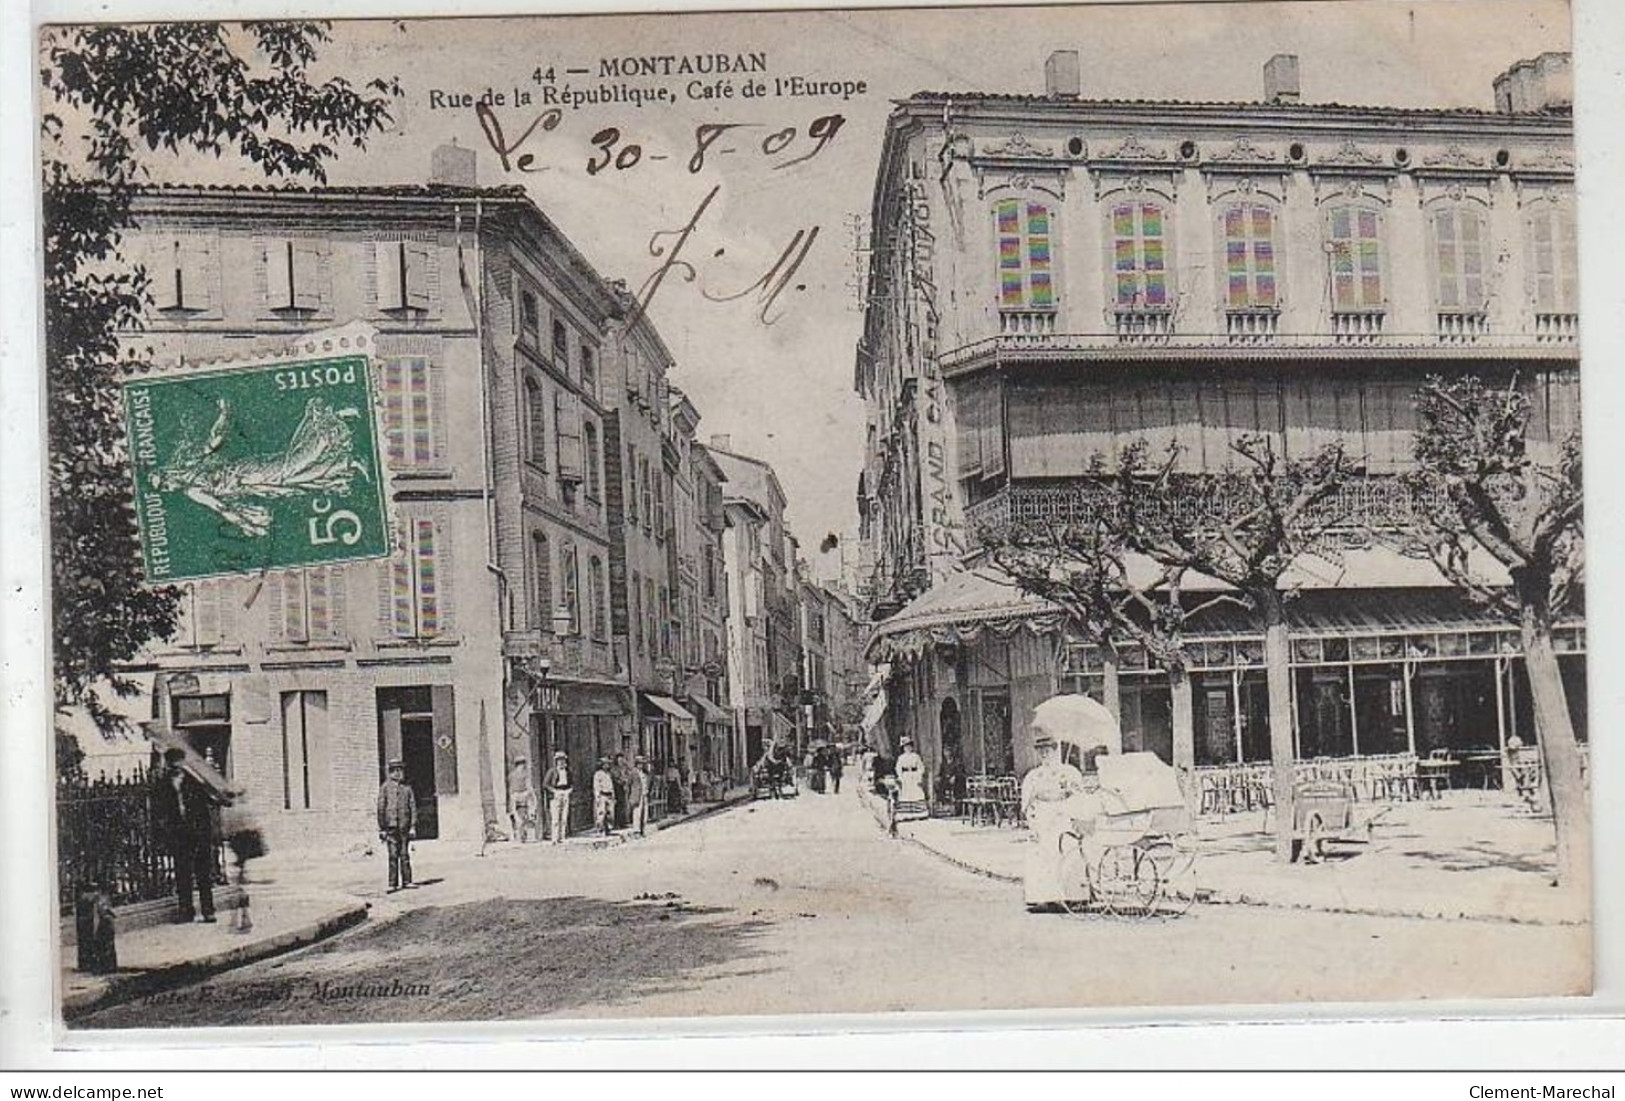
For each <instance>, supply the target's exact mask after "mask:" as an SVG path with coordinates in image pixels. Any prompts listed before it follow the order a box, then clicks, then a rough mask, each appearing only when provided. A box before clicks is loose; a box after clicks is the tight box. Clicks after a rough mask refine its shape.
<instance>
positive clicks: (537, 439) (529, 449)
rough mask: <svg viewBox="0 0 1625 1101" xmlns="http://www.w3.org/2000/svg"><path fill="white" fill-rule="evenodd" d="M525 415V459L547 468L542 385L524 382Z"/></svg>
mask: <svg viewBox="0 0 1625 1101" xmlns="http://www.w3.org/2000/svg"><path fill="white" fill-rule="evenodd" d="M525 414H526V419H527V421H528V426H529V432H528V433H527V435H526V437H525V445H526V450H525V457H526V458H527V459H529V460H530V461H531V462H532V463H533V464H534V465H536V466H539V467H543V468H544V469H545V468H546V466H547V395H546V392H545V391H544V390H543V389H542V384H541V383H539V382H537V381H536V380H535V379H533V378H527V379H526V380H525Z"/></svg>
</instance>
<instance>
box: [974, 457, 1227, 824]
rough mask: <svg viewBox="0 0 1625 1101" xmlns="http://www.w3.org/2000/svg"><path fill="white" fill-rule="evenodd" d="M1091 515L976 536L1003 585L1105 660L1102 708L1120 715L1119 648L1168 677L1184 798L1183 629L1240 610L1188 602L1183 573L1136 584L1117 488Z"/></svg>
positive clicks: (1099, 496)
mask: <svg viewBox="0 0 1625 1101" xmlns="http://www.w3.org/2000/svg"><path fill="white" fill-rule="evenodd" d="M1094 488H1095V491H1096V492H1095V498H1096V499H1095V501H1094V502H1093V505H1092V507H1091V509H1090V512H1091V514H1090V515H1089V516H1087V517H1084V518H1080V519H1078V520H1077V521H1075V522H1067V521H1064V520H1059V519H1052V520H1041V521H1034V522H1031V523H1022V524H1014V525H1011V526H1010V527H1008V528H1005V529H1002V530H998V531H992V530H990V531H985V532H983V533H982V539H983V546H984V548H985V549H986V551H987V557H988V561H989V563H990V564H991V565H992V566H993V567H994V568H995V569H997V570H998V571H999V572H1000V573H1003V574H1004V575H1005V576H1006V577H1008V578H1010V580H1011V583H1012V584H1014V585H1015V586H1016V587H1018V588H1019V589H1021V590H1022V591H1023V592H1026V593H1029V594H1031V595H1033V596H1036V597H1038V598H1040V599H1042V600H1045V601H1048V602H1049V603H1051V604H1053V605H1055V606H1056V607H1058V608H1060V609H1061V610H1062V611H1063V612H1064V613H1065V614H1066V617H1067V621H1068V623H1069V625H1070V626H1071V627H1072V629H1073V630H1074V632H1076V633H1077V635H1078V636H1079V637H1081V638H1082V639H1083V640H1084V641H1086V642H1089V643H1092V644H1093V645H1095V646H1098V647H1099V648H1100V650H1101V653H1102V654H1103V655H1104V666H1105V668H1104V670H1103V672H1104V676H1103V678H1102V680H1103V687H1104V696H1105V700H1104V703H1105V705H1106V707H1107V709H1108V710H1110V711H1111V713H1112V714H1113V715H1114V716H1119V717H1120V716H1121V705H1120V689H1119V683H1118V670H1119V668H1120V666H1121V662H1120V660H1119V649H1120V647H1122V646H1123V645H1124V644H1125V643H1127V644H1132V645H1137V646H1139V647H1140V648H1142V649H1143V650H1144V651H1145V653H1146V655H1147V656H1148V657H1149V658H1150V660H1151V661H1152V662H1153V663H1154V664H1155V665H1156V666H1158V667H1159V668H1161V669H1162V670H1164V671H1165V672H1166V673H1167V675H1168V682H1169V696H1170V700H1171V703H1172V705H1173V715H1172V725H1173V762H1172V763H1173V766H1174V768H1175V770H1176V771H1177V772H1178V773H1179V775H1180V779H1181V782H1182V783H1185V784H1186V794H1187V796H1190V795H1191V794H1192V788H1191V787H1190V784H1189V780H1190V775H1191V771H1192V769H1193V768H1194V767H1195V764H1196V760H1195V757H1196V753H1195V720H1194V708H1193V706H1192V693H1191V679H1190V665H1191V661H1190V655H1189V652H1188V651H1187V649H1186V644H1185V634H1186V628H1187V626H1188V625H1189V624H1190V623H1191V622H1192V621H1193V620H1194V619H1195V618H1196V617H1198V616H1200V615H1201V614H1202V613H1203V612H1204V611H1206V610H1207V609H1208V608H1211V607H1214V606H1216V605H1219V604H1227V603H1228V604H1239V603H1241V601H1240V599H1239V598H1238V597H1236V596H1235V595H1234V594H1233V593H1229V592H1217V593H1215V592H1205V593H1203V594H1202V595H1201V596H1200V598H1198V599H1196V600H1194V601H1192V600H1191V599H1189V598H1188V597H1187V595H1186V593H1185V590H1184V581H1185V576H1186V573H1187V570H1186V569H1185V568H1184V567H1181V566H1169V565H1161V566H1159V567H1158V568H1157V570H1156V572H1155V575H1154V577H1152V578H1151V579H1149V580H1147V579H1145V578H1144V577H1143V576H1142V577H1140V578H1136V577H1135V576H1134V571H1131V569H1130V567H1129V562H1128V557H1127V556H1128V554H1129V551H1128V542H1127V540H1126V538H1125V535H1124V533H1123V531H1122V530H1121V527H1120V525H1121V523H1122V519H1123V516H1124V512H1123V510H1122V508H1121V507H1120V506H1119V505H1118V504H1117V503H1116V500H1115V496H1116V491H1117V489H1118V486H1117V485H1116V483H1115V482H1111V481H1104V482H1097V483H1096V484H1095V487H1094Z"/></svg>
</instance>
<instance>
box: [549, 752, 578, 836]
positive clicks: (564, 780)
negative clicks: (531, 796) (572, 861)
mask: <svg viewBox="0 0 1625 1101" xmlns="http://www.w3.org/2000/svg"><path fill="white" fill-rule="evenodd" d="M570 781H571V776H570V758H569V756H568V755H567V754H566V753H565V752H564V751H563V750H559V751H558V752H556V753H554V754H553V767H552V768H550V769H548V770H547V775H546V776H543V777H542V790H543V791H545V792H546V793H547V823H548V839H549V840H550V841H552V842H553V844H555V845H562V844H564V838H565V836H566V835H567V834H568V833H569V831H570V788H571V786H572V785H571V782H570Z"/></svg>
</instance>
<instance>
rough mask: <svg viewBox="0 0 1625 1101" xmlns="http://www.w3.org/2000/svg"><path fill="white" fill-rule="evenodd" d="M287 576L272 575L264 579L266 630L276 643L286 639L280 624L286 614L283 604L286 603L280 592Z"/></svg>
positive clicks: (284, 631) (283, 628) (281, 574)
mask: <svg viewBox="0 0 1625 1101" xmlns="http://www.w3.org/2000/svg"><path fill="white" fill-rule="evenodd" d="M287 576H288V575H287V574H285V573H273V574H270V575H269V576H267V578H266V579H265V597H266V600H265V606H266V628H267V630H268V632H269V634H270V636H271V638H272V639H275V640H277V641H281V640H282V639H283V638H285V637H286V628H285V627H284V626H283V623H282V617H283V615H284V614H286V613H285V612H284V611H283V604H284V603H285V602H286V601H285V597H284V594H283V591H282V590H283V586H284V585H285V584H286V581H285V580H284V579H285V578H286V577H287Z"/></svg>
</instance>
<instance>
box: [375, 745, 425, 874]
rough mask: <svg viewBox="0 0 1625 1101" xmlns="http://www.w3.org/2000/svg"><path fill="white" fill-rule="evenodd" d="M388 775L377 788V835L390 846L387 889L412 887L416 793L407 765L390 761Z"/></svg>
mask: <svg viewBox="0 0 1625 1101" xmlns="http://www.w3.org/2000/svg"><path fill="white" fill-rule="evenodd" d="M388 771H389V776H388V778H387V779H386V780H385V781H384V782H383V784H382V785H381V786H380V787H379V788H378V839H379V840H380V841H382V842H383V843H384V845H385V846H386V847H387V848H388V850H389V889H390V890H391V891H397V890H405V889H407V888H409V887H415V886H417V884H415V883H413V882H412V848H411V846H412V829H413V827H415V826H416V825H417V820H418V797H417V795H416V794H415V793H414V792H413V791H412V786H411V785H410V784H408V783H407V782H406V765H405V764H404V763H403V762H402V761H401V760H400V759H399V758H396V759H395V760H392V761H390V762H389V770H388Z"/></svg>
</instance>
